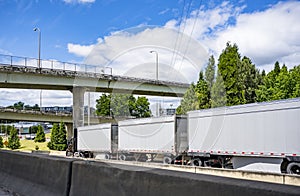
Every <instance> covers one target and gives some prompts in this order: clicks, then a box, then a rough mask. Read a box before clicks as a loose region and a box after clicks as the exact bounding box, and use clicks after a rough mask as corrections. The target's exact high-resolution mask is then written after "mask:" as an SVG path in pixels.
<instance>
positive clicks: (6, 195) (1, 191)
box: [0, 186, 18, 196]
mask: <svg viewBox="0 0 300 196" xmlns="http://www.w3.org/2000/svg"><path fill="white" fill-rule="evenodd" d="M0 196H18V194H16V193H14V192H12V191H10V190H8V189H6V188H4V187H1V186H0Z"/></svg>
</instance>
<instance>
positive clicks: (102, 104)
mask: <svg viewBox="0 0 300 196" xmlns="http://www.w3.org/2000/svg"><path fill="white" fill-rule="evenodd" d="M110 99H111V95H106V94H102V95H101V96H100V98H99V99H97V100H96V102H97V104H96V115H97V116H109V115H110Z"/></svg>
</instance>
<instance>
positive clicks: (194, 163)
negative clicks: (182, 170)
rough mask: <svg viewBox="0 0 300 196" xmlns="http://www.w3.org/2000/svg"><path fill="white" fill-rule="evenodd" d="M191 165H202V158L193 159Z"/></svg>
mask: <svg viewBox="0 0 300 196" xmlns="http://www.w3.org/2000/svg"><path fill="white" fill-rule="evenodd" d="M191 165H192V166H201V165H202V162H201V160H200V159H192V161H191Z"/></svg>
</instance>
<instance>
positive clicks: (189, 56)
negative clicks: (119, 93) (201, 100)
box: [68, 1, 300, 81]
mask: <svg viewBox="0 0 300 196" xmlns="http://www.w3.org/2000/svg"><path fill="white" fill-rule="evenodd" d="M244 8H245V5H241V6H233V5H232V4H231V3H229V2H224V3H222V4H220V5H217V6H215V7H213V8H209V9H204V7H201V8H200V9H199V10H195V11H193V12H192V13H191V15H190V17H189V18H187V19H186V20H185V21H183V22H182V23H181V24H180V25H179V24H178V23H179V21H177V20H175V19H173V20H170V21H168V22H166V24H165V25H164V26H163V27H151V28H150V27H137V28H132V29H127V30H124V31H118V32H113V33H111V35H109V36H106V37H103V39H99V40H98V43H97V44H94V45H90V46H82V45H78V44H69V45H68V49H69V51H70V52H71V53H74V54H76V55H79V56H84V57H86V63H88V64H96V65H109V66H111V67H112V68H113V73H114V74H120V75H123V74H126V75H130V76H136V77H146V78H153V77H154V76H155V73H154V72H155V69H153V67H154V66H155V64H154V60H155V59H154V56H153V55H154V54H149V51H150V50H156V51H158V53H159V65H160V66H159V67H160V71H159V75H160V76H161V77H160V79H163V80H176V81H177V80H181V79H182V78H184V80H185V81H186V80H188V81H195V80H196V79H197V77H198V72H199V70H200V69H202V68H203V65H204V64H205V62H206V61H207V51H209V53H212V54H214V55H215V58H216V59H218V57H219V54H220V53H221V52H222V50H223V49H224V48H225V46H226V42H228V41H230V42H231V43H236V44H237V45H238V47H239V49H240V50H239V51H240V53H241V55H242V56H244V55H245V56H248V57H250V58H251V59H252V61H253V62H254V63H255V64H256V65H257V66H258V67H261V68H264V69H267V70H270V68H271V67H272V65H273V64H274V62H275V61H279V62H281V63H285V64H286V65H287V66H288V67H293V66H294V65H298V64H299V62H300V39H299V33H300V23H299V22H298V21H300V15H299V13H300V2H298V1H288V2H280V3H278V4H276V5H273V6H270V7H269V8H268V9H266V10H264V11H257V12H253V13H243V9H244ZM178 32H184V33H178ZM92 48H93V49H92ZM182 57H183V58H182ZM182 59H183V60H182ZM188 60H189V61H188ZM166 67H168V68H166ZM169 70H173V71H171V72H170V71H169ZM174 71H175V72H177V73H179V75H180V76H176V74H174ZM170 73H172V74H170ZM163 77H165V78H163ZM178 77H179V78H180V77H181V78H180V79H178Z"/></svg>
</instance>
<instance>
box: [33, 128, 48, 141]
mask: <svg viewBox="0 0 300 196" xmlns="http://www.w3.org/2000/svg"><path fill="white" fill-rule="evenodd" d="M37 127H38V130H37V133H36V137H35V138H34V141H35V142H45V141H46V137H45V132H44V128H43V127H42V126H41V125H38V126H37Z"/></svg>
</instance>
